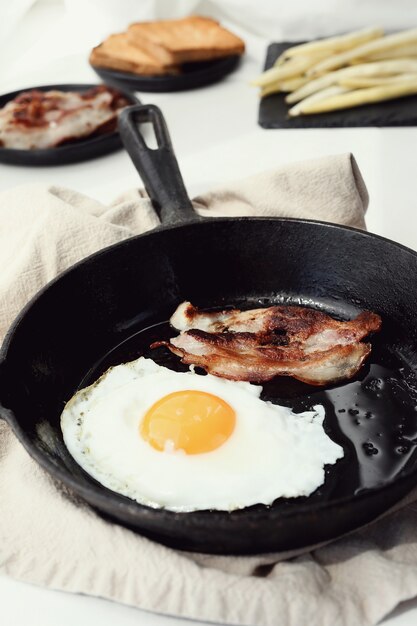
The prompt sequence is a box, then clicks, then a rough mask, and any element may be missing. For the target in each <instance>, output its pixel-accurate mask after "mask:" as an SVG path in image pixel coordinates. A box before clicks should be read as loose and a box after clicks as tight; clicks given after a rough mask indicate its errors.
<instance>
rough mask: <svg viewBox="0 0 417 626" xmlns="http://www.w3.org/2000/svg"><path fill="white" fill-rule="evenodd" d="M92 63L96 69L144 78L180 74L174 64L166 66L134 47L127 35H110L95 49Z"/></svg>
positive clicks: (91, 55) (91, 56) (91, 57)
mask: <svg viewBox="0 0 417 626" xmlns="http://www.w3.org/2000/svg"><path fill="white" fill-rule="evenodd" d="M90 63H91V65H95V66H96V67H105V68H110V69H113V70H121V71H123V72H132V73H133V74H140V75H142V76H157V75H161V74H176V73H178V68H176V67H174V66H172V64H171V65H169V64H168V65H165V64H163V63H161V62H160V61H158V60H157V59H155V58H153V57H152V56H151V55H150V54H148V53H147V52H144V51H143V50H141V49H140V48H139V47H138V46H133V45H132V44H131V43H130V42H129V41H128V36H127V33H118V34H117V35H110V37H107V39H105V40H104V41H103V43H101V44H100V45H99V46H96V47H95V48H93V50H92V51H91V54H90Z"/></svg>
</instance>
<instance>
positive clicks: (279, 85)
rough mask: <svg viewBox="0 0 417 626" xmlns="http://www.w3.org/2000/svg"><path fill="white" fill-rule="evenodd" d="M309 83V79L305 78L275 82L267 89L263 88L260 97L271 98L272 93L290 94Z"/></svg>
mask: <svg viewBox="0 0 417 626" xmlns="http://www.w3.org/2000/svg"><path fill="white" fill-rule="evenodd" d="M307 81H308V78H305V77H303V76H294V78H288V79H287V80H283V81H275V82H273V83H269V84H268V85H266V86H265V87H262V89H261V91H260V96H261V98H263V97H264V96H269V95H270V94H271V93H279V92H284V93H289V92H291V91H294V90H295V89H299V88H300V87H302V86H303V85H305V84H306V82H307Z"/></svg>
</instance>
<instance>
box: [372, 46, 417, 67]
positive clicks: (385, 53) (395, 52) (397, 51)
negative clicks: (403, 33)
mask: <svg viewBox="0 0 417 626" xmlns="http://www.w3.org/2000/svg"><path fill="white" fill-rule="evenodd" d="M415 56H417V43H414V44H409V45H407V46H398V48H393V49H392V50H382V51H381V52H375V53H374V54H371V55H369V56H367V57H366V59H360V62H361V63H370V62H372V61H386V60H387V59H405V58H407V57H408V58H410V57H415Z"/></svg>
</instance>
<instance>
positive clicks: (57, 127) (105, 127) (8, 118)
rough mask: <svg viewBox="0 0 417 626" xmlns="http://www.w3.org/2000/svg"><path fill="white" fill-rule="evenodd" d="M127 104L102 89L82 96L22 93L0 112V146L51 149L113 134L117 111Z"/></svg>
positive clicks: (73, 93) (76, 94)
mask: <svg viewBox="0 0 417 626" xmlns="http://www.w3.org/2000/svg"><path fill="white" fill-rule="evenodd" d="M128 104H129V102H128V100H127V99H126V98H125V97H124V96H123V95H122V94H120V93H119V92H118V91H116V90H115V89H112V88H111V87H107V86H105V85H99V86H97V87H93V88H92V89H89V90H87V91H85V92H83V93H78V92H75V91H74V92H73V91H68V92H62V91H58V90H51V91H39V90H36V89H33V90H32V91H26V92H23V93H21V94H19V95H18V96H16V98H14V99H13V100H11V101H10V102H8V103H7V104H6V105H5V106H4V107H3V108H0V146H3V147H5V148H14V149H25V150H31V149H35V148H37V149H39V148H51V147H56V146H59V145H61V144H62V143H65V142H67V141H72V140H74V139H79V138H81V137H87V136H90V135H92V134H93V133H99V132H113V131H114V130H115V128H116V124H117V113H118V111H120V110H121V109H122V108H123V107H125V106H127V105H128Z"/></svg>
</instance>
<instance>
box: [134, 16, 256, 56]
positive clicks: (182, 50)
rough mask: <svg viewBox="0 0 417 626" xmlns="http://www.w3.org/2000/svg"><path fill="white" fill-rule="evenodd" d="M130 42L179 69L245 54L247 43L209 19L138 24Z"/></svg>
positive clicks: (200, 18) (196, 17)
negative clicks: (210, 60)
mask: <svg viewBox="0 0 417 626" xmlns="http://www.w3.org/2000/svg"><path fill="white" fill-rule="evenodd" d="M127 32H128V36H129V41H130V42H131V43H132V44H133V45H135V46H139V47H140V48H141V49H142V50H145V52H147V53H149V54H151V55H152V56H153V57H155V58H156V59H158V61H160V62H161V63H164V64H168V65H169V64H171V65H175V64H178V63H187V62H189V61H203V60H208V59H216V58H219V57H225V56H229V55H234V54H243V52H244V50H245V44H244V42H243V41H242V40H241V39H239V37H236V35H233V33H231V32H230V31H228V30H226V29H225V28H223V27H222V26H220V24H219V23H218V22H216V21H215V20H212V19H210V18H208V17H201V16H196V15H194V16H191V17H186V18H183V19H180V20H163V21H159V22H138V23H136V24H131V25H130V26H129V28H128V31H127Z"/></svg>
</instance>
